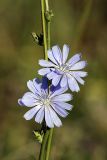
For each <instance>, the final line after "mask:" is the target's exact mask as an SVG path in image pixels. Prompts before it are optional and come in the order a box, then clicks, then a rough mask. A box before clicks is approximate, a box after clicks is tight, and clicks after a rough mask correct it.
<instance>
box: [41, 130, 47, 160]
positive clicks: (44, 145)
mask: <svg viewBox="0 0 107 160" xmlns="http://www.w3.org/2000/svg"><path fill="white" fill-rule="evenodd" d="M48 136H49V132H46V133H44V137H43V142H42V144H41V149H40V154H39V160H44V159H45V149H46V143H47V139H48Z"/></svg>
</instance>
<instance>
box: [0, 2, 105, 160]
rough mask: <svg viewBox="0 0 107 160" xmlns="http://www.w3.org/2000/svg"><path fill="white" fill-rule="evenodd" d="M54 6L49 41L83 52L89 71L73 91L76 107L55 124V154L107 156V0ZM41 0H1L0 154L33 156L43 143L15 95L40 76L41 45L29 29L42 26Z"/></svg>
mask: <svg viewBox="0 0 107 160" xmlns="http://www.w3.org/2000/svg"><path fill="white" fill-rule="evenodd" d="M49 2H50V7H51V8H52V10H53V12H54V18H53V20H52V26H51V28H52V29H51V45H55V44H58V45H60V47H62V46H63V44H64V43H67V44H69V45H70V46H71V52H70V56H72V55H73V54H74V53H76V52H82V54H83V59H86V60H87V61H88V67H87V69H86V70H87V71H88V73H89V75H88V77H87V78H86V79H85V80H86V83H85V86H81V91H80V92H79V93H75V94H74V99H73V101H72V104H73V105H74V108H73V110H72V112H71V113H70V114H69V116H68V117H67V118H66V119H63V120H62V121H63V126H62V127H61V128H56V129H55V130H54V138H53V146H52V152H51V158H50V159H51V160H65V159H66V160H107V1H106V0H82V1H81V0H50V1H49ZM40 13H41V12H40V0H15V1H14V0H0V160H34V159H37V158H38V154H39V147H40V145H39V144H38V142H36V140H35V137H34V135H33V133H32V131H33V130H34V129H37V128H38V125H37V124H36V123H35V122H34V119H33V120H32V121H25V119H24V118H23V114H24V113H25V112H26V111H27V109H26V108H23V107H20V106H18V104H17V99H18V98H19V97H21V96H22V95H23V93H24V92H25V91H27V87H26V82H27V80H29V79H32V78H33V77H35V76H37V70H38V68H40V67H39V66H38V59H40V58H43V50H42V47H40V46H38V45H37V44H35V42H34V41H33V39H32V36H31V32H32V31H34V32H37V33H40V32H41V16H40Z"/></svg>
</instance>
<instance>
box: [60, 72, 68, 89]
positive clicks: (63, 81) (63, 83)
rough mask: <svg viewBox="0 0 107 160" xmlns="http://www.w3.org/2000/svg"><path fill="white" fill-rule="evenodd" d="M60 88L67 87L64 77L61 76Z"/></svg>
mask: <svg viewBox="0 0 107 160" xmlns="http://www.w3.org/2000/svg"><path fill="white" fill-rule="evenodd" d="M60 85H61V87H65V86H67V77H66V75H63V77H62V79H61V82H60Z"/></svg>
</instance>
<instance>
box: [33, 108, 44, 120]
mask: <svg viewBox="0 0 107 160" xmlns="http://www.w3.org/2000/svg"><path fill="white" fill-rule="evenodd" d="M44 114H45V108H44V106H43V107H42V108H41V109H40V110H39V111H38V113H37V114H36V117H35V121H36V122H38V123H42V121H43V118H44Z"/></svg>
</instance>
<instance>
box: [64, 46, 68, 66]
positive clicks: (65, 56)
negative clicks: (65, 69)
mask: <svg viewBox="0 0 107 160" xmlns="http://www.w3.org/2000/svg"><path fill="white" fill-rule="evenodd" d="M68 54H69V46H68V45H66V44H64V45H63V64H65V62H66V60H67V58H68Z"/></svg>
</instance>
